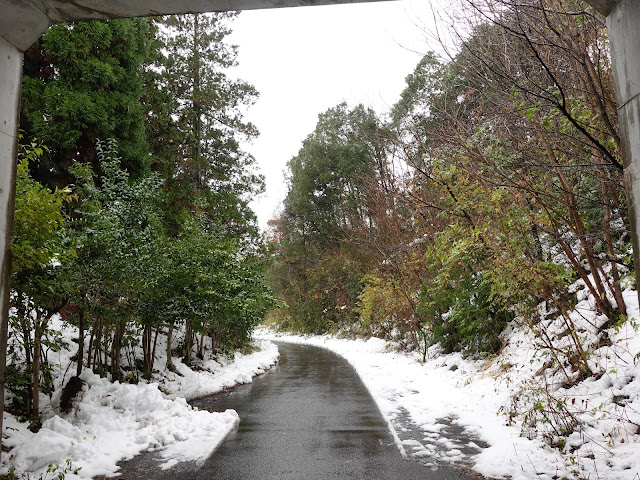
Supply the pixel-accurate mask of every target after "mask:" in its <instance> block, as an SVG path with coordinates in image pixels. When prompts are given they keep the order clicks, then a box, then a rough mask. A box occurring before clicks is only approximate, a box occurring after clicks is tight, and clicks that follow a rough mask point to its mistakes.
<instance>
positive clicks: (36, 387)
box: [31, 313, 44, 417]
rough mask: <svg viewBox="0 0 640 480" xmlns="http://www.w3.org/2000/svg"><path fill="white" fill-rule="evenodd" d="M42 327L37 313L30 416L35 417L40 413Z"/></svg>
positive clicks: (42, 324) (42, 323)
mask: <svg viewBox="0 0 640 480" xmlns="http://www.w3.org/2000/svg"><path fill="white" fill-rule="evenodd" d="M43 328H44V322H42V319H41V317H40V314H39V313H38V317H37V319H36V322H35V332H34V339H33V365H32V367H33V380H32V388H33V390H32V391H33V393H32V397H33V411H32V412H31V416H32V417H37V416H38V415H39V413H40V349H41V345H42V330H43Z"/></svg>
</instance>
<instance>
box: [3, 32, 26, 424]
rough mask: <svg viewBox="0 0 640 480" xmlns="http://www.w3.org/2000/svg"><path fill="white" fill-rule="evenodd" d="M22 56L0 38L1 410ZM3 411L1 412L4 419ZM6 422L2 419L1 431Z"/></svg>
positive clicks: (5, 352)
mask: <svg viewBox="0 0 640 480" xmlns="http://www.w3.org/2000/svg"><path fill="white" fill-rule="evenodd" d="M21 82H22V54H21V53H20V52H19V51H18V49H16V48H15V47H14V46H13V45H11V44H9V43H8V42H7V41H6V40H4V39H3V38H1V37H0V87H1V89H2V92H0V406H2V407H3V406H4V378H5V371H6V368H5V366H6V356H7V328H8V314H9V280H10V276H11V239H12V237H13V212H14V199H15V188H16V169H15V161H16V157H17V146H18V111H19V110H18V105H19V102H20V84H21ZM1 413H2V410H0V415H1ZM1 430H2V418H1V416H0V431H1Z"/></svg>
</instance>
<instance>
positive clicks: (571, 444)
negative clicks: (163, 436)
mask: <svg viewBox="0 0 640 480" xmlns="http://www.w3.org/2000/svg"><path fill="white" fill-rule="evenodd" d="M591 300H592V299H591ZM625 301H626V302H627V307H628V313H629V320H627V321H626V322H624V323H623V324H622V325H621V327H620V328H619V329H618V330H617V331H615V330H610V331H609V332H608V333H609V336H610V338H611V339H612V345H611V346H604V347H601V348H599V349H597V350H596V351H595V354H594V355H593V356H592V357H591V358H590V359H589V361H590V362H591V365H592V369H593V370H594V372H602V374H601V375H595V376H594V377H592V378H589V379H586V380H584V381H582V382H579V383H577V384H576V385H575V386H573V387H571V388H568V389H563V388H561V387H559V386H554V385H551V386H549V385H547V387H546V388H552V389H554V395H555V396H556V397H557V398H558V399H559V400H560V401H563V402H566V403H567V405H568V408H570V409H571V414H573V415H575V417H576V418H577V419H579V421H580V422H582V428H581V429H576V431H575V432H574V433H573V434H571V435H569V436H568V440H567V442H566V445H565V447H564V450H563V454H561V453H560V451H559V450H558V449H555V448H551V447H549V446H548V445H547V444H545V443H544V442H543V441H542V440H541V439H540V438H539V436H540V435H531V436H530V437H531V438H527V436H525V435H522V432H523V430H522V428H521V427H522V423H521V422H522V414H523V413H524V412H523V411H522V409H525V408H530V409H534V408H535V406H534V405H535V400H536V399H535V397H532V398H528V397H527V395H528V393H527V392H529V391H531V390H530V389H531V387H532V385H536V383H535V382H540V381H541V378H540V376H539V374H540V371H541V369H543V366H544V365H545V362H547V360H548V359H549V357H548V355H545V354H544V353H543V352H542V351H541V350H539V349H537V348H536V347H535V343H536V339H535V337H534V336H533V335H532V334H531V333H530V332H529V331H526V330H525V329H523V328H516V326H515V325H514V326H512V327H511V328H510V329H508V330H507V331H506V332H505V334H504V336H505V340H506V341H507V346H506V347H505V348H504V349H503V351H502V352H501V353H500V355H498V356H497V357H495V358H493V359H491V360H487V361H483V360H472V359H465V358H463V357H462V355H460V354H459V353H453V354H449V355H443V354H440V353H439V352H438V347H432V348H431V349H430V351H429V358H428V359H427V361H426V362H425V363H424V364H422V363H420V361H419V360H420V359H419V356H418V355H417V354H407V353H401V352H400V353H399V352H397V351H395V350H394V349H393V346H392V345H390V344H388V343H387V342H385V341H383V340H380V339H375V338H371V339H369V340H366V341H365V340H360V339H357V340H351V339H343V338H336V337H332V336H315V337H314V336H312V337H303V336H297V335H285V334H280V333H274V332H271V331H268V330H259V331H258V332H256V334H257V335H258V336H259V337H260V338H265V339H271V340H282V341H288V342H294V343H306V344H312V345H317V346H320V347H324V348H327V349H329V350H332V351H334V352H336V353H338V354H339V355H341V356H343V357H344V358H345V359H347V360H348V361H349V362H350V363H351V364H352V365H353V367H354V368H355V369H356V371H357V372H358V374H359V375H360V377H361V378H362V380H363V381H364V383H365V385H366V386H367V388H368V389H369V391H370V392H371V394H372V396H373V397H374V399H375V400H376V402H377V404H378V406H379V408H380V410H381V412H382V414H383V416H384V417H385V418H386V420H387V421H388V422H389V424H390V426H391V428H392V430H395V432H394V433H395V436H396V438H397V437H398V434H401V432H402V431H403V430H404V429H405V427H406V418H407V417H408V418H409V420H410V422H411V424H412V425H413V427H414V428H415V429H416V430H417V431H418V433H419V435H418V437H417V438H416V437H415V436H414V438H412V439H405V440H404V441H402V442H401V445H400V449H401V451H405V452H406V454H408V455H410V456H414V457H417V458H421V459H422V460H424V459H431V460H430V463H431V464H433V463H438V462H459V461H461V460H465V459H466V460H467V463H466V464H467V465H470V466H471V467H472V468H473V469H474V470H475V471H477V472H478V473H480V474H482V475H486V476H487V477H490V478H511V479H512V480H533V479H536V480H538V479H545V480H552V479H561V478H588V479H594V480H595V479H601V480H604V479H608V480H638V479H640V364H639V362H638V361H639V359H640V356H639V355H640V334H639V333H638V331H637V328H636V322H637V320H636V319H637V318H640V315H639V314H638V301H637V294H636V292H635V291H633V290H628V291H626V292H625ZM573 315H574V316H575V318H574V321H575V322H576V323H578V320H579V319H582V320H583V321H584V322H586V323H587V324H588V323H591V324H594V323H597V322H596V320H597V319H596V318H595V317H597V315H596V313H595V312H594V308H593V302H592V301H591V302H590V301H589V298H588V297H587V296H585V297H584V298H582V299H581V302H580V303H579V304H578V305H577V307H576V311H575V312H574V314H573ZM589 315H591V316H590V317H589ZM580 329H581V331H582V332H583V334H584V335H586V334H587V333H585V332H586V330H585V329H583V328H582V325H580ZM537 385H538V386H539V388H545V387H544V386H543V385H544V383H543V384H540V383H538V384H537ZM525 397H526V398H525ZM514 402H516V403H517V404H518V406H519V408H520V411H519V412H518V413H519V415H520V416H519V417H514V416H513V415H514V413H513V408H514ZM605 412H608V413H607V414H606V415H605ZM449 424H453V425H455V426H457V427H461V428H462V429H463V431H464V435H462V437H463V440H462V441H461V440H457V439H456V438H455V436H452V435H450V434H447V432H446V430H447V425H449ZM400 436H402V435H400ZM474 437H475V438H477V441H474ZM476 442H477V443H480V444H482V443H483V442H486V444H487V445H482V447H486V448H481V447H479V446H478V445H477V444H476ZM470 451H472V452H474V453H476V452H477V453H476V454H475V455H473V456H472V457H471V458H468V452H470ZM463 452H465V453H463ZM434 460H435V461H434Z"/></svg>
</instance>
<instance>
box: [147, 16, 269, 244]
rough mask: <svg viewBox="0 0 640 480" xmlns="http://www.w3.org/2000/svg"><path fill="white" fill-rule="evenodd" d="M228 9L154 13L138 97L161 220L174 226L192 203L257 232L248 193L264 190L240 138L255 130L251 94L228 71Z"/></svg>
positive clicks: (231, 60) (237, 230) (230, 229)
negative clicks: (246, 115)
mask: <svg viewBox="0 0 640 480" xmlns="http://www.w3.org/2000/svg"><path fill="white" fill-rule="evenodd" d="M235 16H236V14H235V13H233V14H232V13H215V14H195V15H181V16H170V17H163V18H158V19H155V20H154V22H155V23H154V26H158V25H159V26H160V28H159V29H158V30H159V32H160V33H159V34H158V40H159V46H158V48H157V49H156V51H155V53H156V56H155V58H153V59H152V61H151V65H150V67H149V68H148V73H147V74H146V75H147V80H148V88H147V94H146V95H145V103H146V105H147V108H148V109H149V110H150V112H151V121H150V122H149V123H148V124H147V136H148V138H149V142H150V145H151V152H152V154H153V157H152V169H153V170H155V171H157V172H158V173H159V174H160V175H161V177H162V178H163V179H164V180H165V184H166V185H167V190H168V192H169V195H168V196H167V198H166V203H167V204H166V205H165V209H166V217H167V218H166V220H167V223H168V224H169V225H171V226H172V227H173V228H175V229H176V230H179V226H177V225H175V218H176V217H179V216H180V213H179V212H180V211H181V210H183V209H186V210H189V211H195V210H198V211H200V212H202V213H204V214H205V215H207V216H208V217H209V218H210V219H211V221H213V222H214V223H218V224H220V225H222V226H223V227H224V229H225V231H226V232H227V233H228V234H229V235H230V236H235V237H242V238H245V239H246V238H251V237H254V238H255V237H257V228H256V225H255V220H256V218H255V215H254V213H253V212H252V211H251V210H250V208H249V207H248V204H249V201H251V200H252V199H254V198H255V196H256V195H258V194H259V193H261V192H262V191H263V190H264V179H263V177H262V176H261V175H259V174H257V173H256V172H255V166H254V163H255V159H254V158H253V157H252V156H251V155H249V154H247V153H246V152H244V151H243V150H242V148H241V146H240V143H241V141H242V140H250V139H252V138H255V137H256V136H257V134H258V132H257V129H256V128H255V126H253V125H252V124H251V123H248V122H246V121H244V119H243V112H244V109H245V108H246V107H247V106H249V105H251V104H253V103H254V101H255V99H256V98H257V96H258V94H257V92H256V90H255V89H254V88H253V87H252V86H251V85H249V84H248V83H246V82H244V81H241V80H233V79H231V78H229V77H228V76H227V74H226V72H225V70H226V69H228V68H230V67H233V66H234V65H236V63H237V62H236V56H237V52H236V47H234V46H231V45H229V44H228V43H226V42H225V41H224V40H225V37H226V36H227V35H228V34H229V33H230V32H231V30H230V28H229V23H230V21H231V20H232V19H233V18H234V17H235Z"/></svg>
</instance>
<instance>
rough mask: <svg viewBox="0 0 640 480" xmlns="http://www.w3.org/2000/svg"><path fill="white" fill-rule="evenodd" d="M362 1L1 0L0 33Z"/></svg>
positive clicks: (609, 2) (17, 37)
mask: <svg viewBox="0 0 640 480" xmlns="http://www.w3.org/2000/svg"><path fill="white" fill-rule="evenodd" d="M362 1H376V0H0V12H1V15H0V37H3V38H4V39H5V40H7V41H9V43H11V44H13V45H14V46H16V47H17V48H18V49H19V50H26V49H27V48H28V47H29V46H30V45H31V44H32V43H33V42H34V41H35V40H37V39H38V37H39V36H40V35H41V34H42V33H43V32H44V31H45V30H46V29H47V28H48V27H49V26H50V25H52V24H54V23H57V22H66V21H72V20H91V19H102V18H119V17H142V16H149V15H163V14H170V13H198V12H213V11H218V12H219V11H228V10H253V9H260V8H277V7H295V6H309V5H327V4H338V3H356V2H362ZM425 1H428V0H425ZM618 2H619V0H587V3H589V4H590V5H592V6H593V7H594V8H595V9H596V10H598V11H599V12H600V13H602V14H603V15H608V14H609V13H610V12H611V11H612V10H613V8H614V7H615V6H616V4H617V3H618Z"/></svg>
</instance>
